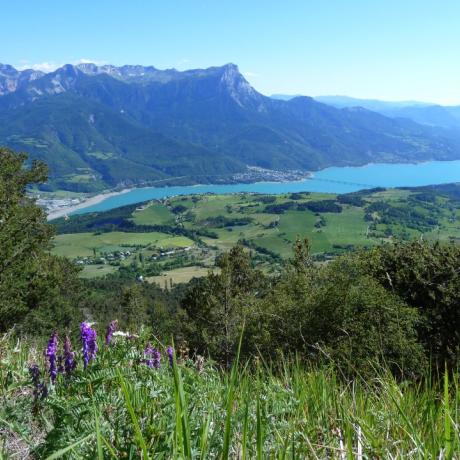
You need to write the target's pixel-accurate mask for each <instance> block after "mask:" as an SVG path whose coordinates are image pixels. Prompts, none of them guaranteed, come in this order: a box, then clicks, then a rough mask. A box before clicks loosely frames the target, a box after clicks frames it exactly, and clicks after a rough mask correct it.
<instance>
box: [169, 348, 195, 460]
mask: <svg viewBox="0 0 460 460" xmlns="http://www.w3.org/2000/svg"><path fill="white" fill-rule="evenodd" d="M173 374H174V391H175V398H176V417H177V418H176V429H177V430H178V435H180V436H179V438H178V439H179V441H180V444H181V447H182V453H183V455H184V457H185V458H187V459H191V458H192V445H191V438H190V425H189V421H188V414H187V411H188V409H187V402H186V399H185V392H184V384H183V382H182V375H181V371H180V369H179V366H178V365H177V361H176V352H175V351H174V353H173ZM178 424H179V426H177V425H178Z"/></svg>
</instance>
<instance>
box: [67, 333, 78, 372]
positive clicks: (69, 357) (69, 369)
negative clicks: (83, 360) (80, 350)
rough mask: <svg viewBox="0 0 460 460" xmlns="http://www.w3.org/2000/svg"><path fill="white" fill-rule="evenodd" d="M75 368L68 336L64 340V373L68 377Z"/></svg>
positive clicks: (73, 354) (73, 355)
mask: <svg viewBox="0 0 460 460" xmlns="http://www.w3.org/2000/svg"><path fill="white" fill-rule="evenodd" d="M76 366H77V363H76V362H75V353H74V352H73V351H72V344H71V343H70V339H69V336H67V335H66V337H65V340H64V371H65V373H66V374H67V375H70V374H71V373H72V371H73V370H74V369H75V367H76Z"/></svg>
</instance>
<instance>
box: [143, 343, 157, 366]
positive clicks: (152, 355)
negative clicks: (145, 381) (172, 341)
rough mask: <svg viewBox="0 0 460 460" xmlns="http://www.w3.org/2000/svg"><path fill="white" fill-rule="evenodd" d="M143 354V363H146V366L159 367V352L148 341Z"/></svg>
mask: <svg viewBox="0 0 460 460" xmlns="http://www.w3.org/2000/svg"><path fill="white" fill-rule="evenodd" d="M144 356H145V357H146V359H145V364H147V366H149V367H150V368H153V369H159V368H160V360H161V354H160V352H159V351H158V350H157V349H156V348H154V347H152V345H150V343H148V344H147V346H146V347H145V350H144Z"/></svg>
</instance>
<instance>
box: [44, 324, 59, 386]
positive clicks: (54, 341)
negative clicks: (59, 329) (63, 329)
mask: <svg viewBox="0 0 460 460" xmlns="http://www.w3.org/2000/svg"><path fill="white" fill-rule="evenodd" d="M57 346H58V337H57V333H56V331H54V332H53V333H52V334H51V337H50V339H49V340H48V346H47V347H46V353H45V356H46V358H47V359H48V368H49V373H50V378H51V382H52V383H54V382H55V380H56V377H57V374H58V368H57V356H56V352H57Z"/></svg>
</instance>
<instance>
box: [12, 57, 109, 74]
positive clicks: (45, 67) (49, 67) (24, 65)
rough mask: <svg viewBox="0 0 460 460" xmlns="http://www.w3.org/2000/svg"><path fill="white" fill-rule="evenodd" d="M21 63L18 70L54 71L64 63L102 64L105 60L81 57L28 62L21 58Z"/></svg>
mask: <svg viewBox="0 0 460 460" xmlns="http://www.w3.org/2000/svg"><path fill="white" fill-rule="evenodd" d="M19 62H20V63H21V64H20V65H19V66H17V69H18V70H26V69H33V70H40V71H42V72H45V73H49V72H54V71H55V70H56V69H58V68H59V67H62V66H63V65H64V64H73V65H78V64H90V63H92V64H96V65H103V64H106V62H105V61H100V60H98V59H86V58H81V59H77V60H74V61H70V62H59V63H58V62H52V61H51V62H39V63H29V61H27V60H25V59H21V61H19Z"/></svg>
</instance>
